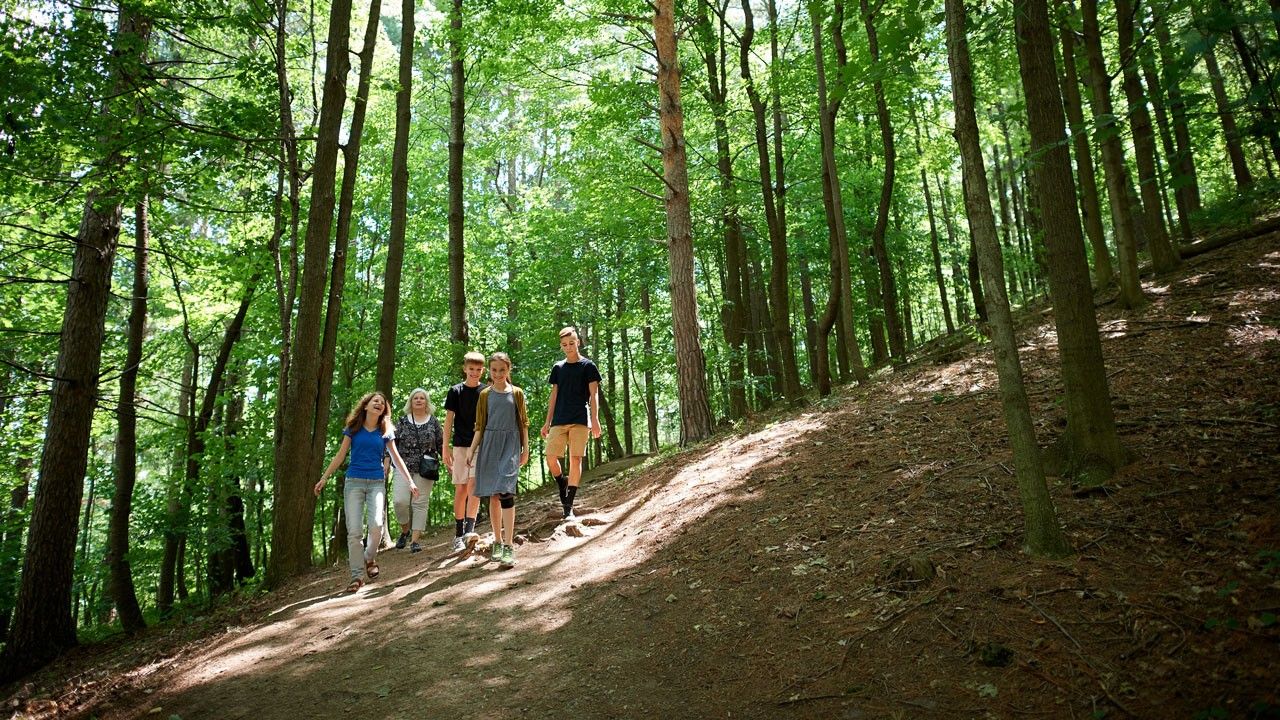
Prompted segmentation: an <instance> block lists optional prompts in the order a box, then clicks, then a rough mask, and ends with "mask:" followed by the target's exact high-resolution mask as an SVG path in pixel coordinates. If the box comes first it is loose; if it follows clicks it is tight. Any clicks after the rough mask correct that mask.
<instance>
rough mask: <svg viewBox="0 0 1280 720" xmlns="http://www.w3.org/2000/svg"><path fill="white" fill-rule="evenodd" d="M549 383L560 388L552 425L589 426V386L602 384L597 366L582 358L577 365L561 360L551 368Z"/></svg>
mask: <svg viewBox="0 0 1280 720" xmlns="http://www.w3.org/2000/svg"><path fill="white" fill-rule="evenodd" d="M548 382H550V383H551V384H552V385H556V386H557V387H558V388H559V390H558V392H557V394H556V409H555V412H554V413H553V414H552V416H551V424H552V425H589V424H590V423H589V422H588V420H589V418H590V414H589V413H588V412H587V400H588V399H589V398H590V395H591V388H590V387H589V386H590V384H591V383H593V382H594V383H598V382H600V370H599V369H598V368H597V367H596V364H595V363H593V362H591V361H590V360H588V359H587V358H585V357H581V356H579V359H578V362H576V363H571V362H569V361H568V360H561V361H560V362H558V363H556V364H555V365H552V366H551V377H550V379H549V380H548Z"/></svg>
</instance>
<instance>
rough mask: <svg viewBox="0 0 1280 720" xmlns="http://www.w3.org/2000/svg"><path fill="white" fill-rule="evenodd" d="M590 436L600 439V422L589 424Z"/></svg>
mask: <svg viewBox="0 0 1280 720" xmlns="http://www.w3.org/2000/svg"><path fill="white" fill-rule="evenodd" d="M591 437H593V438H595V439H597V440H599V439H600V423H596V424H595V425H592V426H591Z"/></svg>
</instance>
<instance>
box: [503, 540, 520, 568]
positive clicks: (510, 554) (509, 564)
mask: <svg viewBox="0 0 1280 720" xmlns="http://www.w3.org/2000/svg"><path fill="white" fill-rule="evenodd" d="M515 566H516V549H515V547H513V546H511V545H503V546H502V560H501V561H500V563H499V567H504V568H513V567H515Z"/></svg>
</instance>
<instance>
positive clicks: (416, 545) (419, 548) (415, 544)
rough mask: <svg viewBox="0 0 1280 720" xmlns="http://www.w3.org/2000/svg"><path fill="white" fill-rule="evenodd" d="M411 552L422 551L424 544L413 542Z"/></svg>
mask: <svg viewBox="0 0 1280 720" xmlns="http://www.w3.org/2000/svg"><path fill="white" fill-rule="evenodd" d="M409 552H411V553H416V552H422V546H421V545H419V544H418V543H413V544H412V545H410V546H409Z"/></svg>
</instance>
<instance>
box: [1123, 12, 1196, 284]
mask: <svg viewBox="0 0 1280 720" xmlns="http://www.w3.org/2000/svg"><path fill="white" fill-rule="evenodd" d="M1133 15H1134V9H1133V4H1132V2H1131V0H1116V23H1117V34H1118V35H1119V43H1120V55H1121V74H1122V75H1123V77H1124V82H1123V83H1122V86H1123V88H1124V95H1125V98H1127V99H1128V101H1129V128H1130V129H1131V130H1132V131H1133V148H1134V155H1135V156H1136V158H1137V161H1138V187H1139V189H1140V192H1141V193H1142V209H1143V216H1144V218H1145V222H1146V234H1147V242H1148V243H1149V244H1150V247H1151V264H1152V266H1153V267H1154V268H1155V271H1156V272H1157V273H1166V272H1170V271H1172V270H1174V269H1176V268H1177V267H1178V265H1179V264H1180V263H1181V262H1182V261H1181V259H1180V258H1179V257H1178V250H1177V248H1175V247H1174V246H1173V244H1172V243H1170V242H1169V232H1168V229H1167V228H1166V227H1165V225H1164V218H1163V217H1161V215H1160V210H1161V208H1163V207H1164V198H1162V197H1161V195H1160V177H1159V175H1158V174H1157V172H1156V138H1155V133H1154V132H1153V130H1152V126H1151V115H1150V113H1148V112H1147V98H1146V96H1145V94H1144V93H1143V92H1142V81H1141V80H1140V79H1139V78H1138V65H1139V59H1138V49H1139V48H1138V45H1137V43H1136V42H1135V40H1134V35H1135V33H1134V28H1133V24H1134V23H1133Z"/></svg>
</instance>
